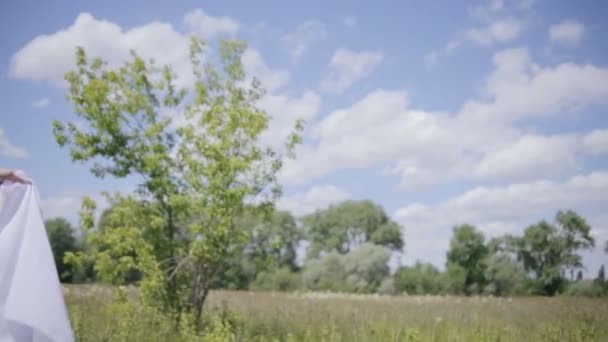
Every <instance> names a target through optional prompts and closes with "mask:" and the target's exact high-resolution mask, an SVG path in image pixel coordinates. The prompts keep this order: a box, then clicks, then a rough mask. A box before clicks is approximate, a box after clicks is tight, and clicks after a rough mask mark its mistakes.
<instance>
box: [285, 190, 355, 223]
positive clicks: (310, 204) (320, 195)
mask: <svg viewBox="0 0 608 342" xmlns="http://www.w3.org/2000/svg"><path fill="white" fill-rule="evenodd" d="M350 197H351V195H350V194H349V193H348V192H346V191H344V190H342V189H340V188H338V187H336V186H334V185H318V186H313V187H312V188H310V189H308V190H307V191H306V192H304V193H299V194H295V195H292V196H287V197H283V198H281V199H280V200H279V202H278V203H277V207H278V208H279V209H281V210H289V211H291V212H292V213H293V214H294V215H297V216H300V215H306V214H310V213H313V212H314V211H315V210H317V209H324V208H326V207H328V206H329V205H330V204H335V203H339V202H342V201H345V200H347V199H349V198H350Z"/></svg>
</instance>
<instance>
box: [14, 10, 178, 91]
mask: <svg viewBox="0 0 608 342" xmlns="http://www.w3.org/2000/svg"><path fill="white" fill-rule="evenodd" d="M188 44H189V41H188V38H187V36H185V35H183V34H181V33H179V32H177V31H176V30H175V29H174V28H173V26H172V25H171V24H169V23H163V22H151V23H148V24H145V25H142V26H137V27H134V28H132V29H128V30H126V29H123V28H122V27H120V26H119V25H118V24H115V23H113V22H110V21H107V20H102V19H97V18H95V17H93V16H92V15H91V14H89V13H81V14H79V15H78V17H77V18H76V20H75V21H74V23H73V24H72V25H70V26H69V27H67V28H65V29H62V30H59V31H57V32H55V33H52V34H46V35H40V36H37V37H36V38H34V39H33V40H31V41H30V42H28V43H27V44H26V45H25V46H23V47H22V48H21V49H20V50H19V51H18V52H17V53H15V54H14V55H13V57H12V59H11V65H10V76H11V77H12V78H15V79H22V80H30V81H38V82H49V83H52V84H54V85H59V86H61V85H64V84H65V81H64V75H65V73H66V72H67V71H69V70H71V69H72V68H73V67H74V65H75V63H76V60H75V52H76V47H78V46H81V47H83V48H84V49H85V51H86V52H87V54H88V55H89V56H91V57H93V56H94V57H100V58H102V59H104V60H106V61H107V62H108V63H109V64H110V65H111V66H116V65H119V64H120V63H122V62H123V61H124V60H125V59H127V58H128V56H129V51H130V50H131V49H134V50H136V51H137V52H138V53H139V54H140V55H141V56H142V57H144V58H146V59H150V58H154V59H155V60H156V62H157V63H159V64H170V65H172V66H173V68H174V71H175V72H176V73H177V74H178V75H180V76H182V77H187V76H188V75H189V74H190V72H189V70H190V69H189V60H188Z"/></svg>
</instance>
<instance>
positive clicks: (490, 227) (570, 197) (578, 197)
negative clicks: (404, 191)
mask: <svg viewBox="0 0 608 342" xmlns="http://www.w3.org/2000/svg"><path fill="white" fill-rule="evenodd" d="M606 193H608V172H606V171H599V172H594V173H590V174H587V175H578V176H574V177H572V178H570V179H568V180H566V181H564V182H561V183H558V182H551V181H535V182H529V183H517V184H512V185H509V186H504V187H477V188H474V189H472V190H469V191H467V192H465V193H463V194H461V195H458V196H456V197H454V198H451V199H448V200H446V201H444V202H441V203H438V204H436V205H424V204H410V205H407V206H405V207H402V208H400V209H398V210H397V211H396V212H395V215H394V218H395V220H396V221H397V222H399V223H400V224H402V225H403V226H404V227H405V229H406V235H405V240H406V242H407V247H406V252H405V255H406V256H407V259H408V261H409V262H411V261H413V260H415V259H416V258H421V259H424V260H429V261H431V262H433V263H435V264H437V265H443V263H444V260H445V258H444V256H445V252H446V251H447V247H448V245H449V239H450V237H451V229H452V227H453V226H454V225H457V224H463V223H468V224H473V225H476V226H477V227H478V228H480V229H481V230H482V231H483V232H484V233H485V234H486V236H498V235H502V234H505V233H515V234H519V233H520V232H521V231H522V230H523V229H525V227H527V226H528V225H530V224H532V223H535V222H538V221H539V220H541V219H547V220H552V219H553V216H554V215H555V213H556V212H557V210H560V209H563V210H567V209H572V210H575V211H577V212H579V213H580V214H581V215H583V216H585V217H586V218H587V219H588V220H589V223H590V224H591V226H592V227H593V232H592V233H593V235H595V236H596V237H597V238H599V239H601V240H600V241H603V240H604V239H606V238H608V229H607V228H606V227H608V225H607V224H608V215H606V214H605V208H606V205H608V198H606Z"/></svg>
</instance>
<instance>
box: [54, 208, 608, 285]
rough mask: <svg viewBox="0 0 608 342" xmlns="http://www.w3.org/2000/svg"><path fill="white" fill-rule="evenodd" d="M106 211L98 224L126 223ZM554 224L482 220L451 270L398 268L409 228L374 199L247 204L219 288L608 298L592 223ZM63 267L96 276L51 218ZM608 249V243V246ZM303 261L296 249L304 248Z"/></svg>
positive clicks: (127, 272) (136, 274)
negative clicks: (298, 206) (300, 207)
mask: <svg viewBox="0 0 608 342" xmlns="http://www.w3.org/2000/svg"><path fill="white" fill-rule="evenodd" d="M115 210H116V209H113V208H110V209H107V210H106V211H104V212H103V213H102V215H101V216H100V219H99V220H98V222H97V223H96V227H95V229H96V230H98V231H106V230H109V229H114V228H117V227H118V225H119V223H117V222H113V221H112V220H111V219H110V218H111V217H112V212H113V211H115ZM554 221H555V222H547V221H544V220H543V221H540V222H538V223H536V224H533V225H530V226H529V227H527V228H526V229H525V230H524V232H523V234H522V235H521V236H514V235H505V236H500V237H494V238H491V239H486V237H485V236H484V234H483V232H482V231H481V230H480V229H478V228H477V227H475V226H472V225H468V224H464V225H458V226H455V227H454V228H453V231H452V238H451V240H450V245H449V249H448V251H447V253H446V264H445V268H444V270H443V271H440V270H439V269H438V268H437V267H436V266H434V265H433V264H430V263H424V262H422V261H417V262H416V263H415V264H414V265H407V266H405V265H400V266H398V267H397V268H396V269H394V270H393V272H391V270H390V268H389V259H390V258H391V255H394V253H400V252H401V251H402V250H403V248H404V245H405V243H404V239H403V236H402V227H401V226H399V225H398V224H397V223H396V222H394V221H392V220H391V219H390V218H389V217H388V215H387V214H386V213H385V212H384V210H383V209H382V207H380V206H379V205H377V204H375V203H373V202H372V201H368V200H363V201H351V200H349V201H344V202H342V203H339V204H336V205H332V206H329V207H328V208H326V209H323V210H317V211H316V212H314V213H312V214H310V215H306V216H303V217H299V218H296V217H294V216H293V215H292V214H291V213H290V212H288V211H281V210H272V211H271V212H270V213H260V212H258V211H256V210H253V209H252V210H245V212H244V213H243V215H241V216H240V217H239V218H238V219H237V220H236V225H237V226H238V229H240V230H242V231H243V232H245V236H246V237H247V238H246V240H244V241H242V242H241V243H239V244H237V245H235V246H234V248H231V250H232V252H231V253H229V254H227V255H226V256H227V257H226V258H225V260H223V261H222V263H221V266H220V267H219V270H218V272H217V273H216V274H215V276H214V278H213V280H212V282H211V287H212V288H223V289H237V290H266V291H305V290H307V291H336V292H352V293H381V294H404V293H405V294H413V295H422V294H431V295H440V294H454V295H494V296H512V295H546V296H553V295H557V294H568V295H582V296H603V295H608V282H607V280H606V278H605V271H604V266H601V268H600V269H599V270H598V273H597V276H596V277H595V279H594V280H587V279H583V277H582V270H583V268H584V266H583V264H582V259H581V256H580V252H582V251H584V250H589V249H591V248H593V247H594V246H595V241H594V239H593V237H592V236H591V235H590V231H591V227H590V226H589V224H588V223H587V222H586V220H585V219H584V218H583V217H581V216H580V215H578V214H577V213H576V212H574V211H571V210H568V211H559V212H558V213H557V214H556V217H555V220H554ZM46 227H47V231H48V235H49V239H50V242H51V245H52V248H53V253H54V255H55V261H56V264H57V268H58V272H59V274H60V276H61V280H62V281H64V282H92V281H96V276H95V272H94V271H93V264H91V263H89V264H84V265H82V266H80V267H74V266H72V265H70V264H67V263H66V262H65V260H64V256H65V254H66V253H67V252H72V253H75V252H78V251H85V250H86V249H87V246H86V239H82V238H76V237H75V235H74V232H75V230H74V228H73V227H72V226H71V225H70V223H69V222H68V221H67V220H66V219H63V218H56V219H52V220H49V221H47V222H46ZM605 248H606V252H607V253H608V242H607V243H606V247H605ZM304 250H305V253H304V255H302V257H301V258H300V260H299V259H298V251H304ZM120 276H121V277H122V280H123V281H124V283H134V284H135V283H138V282H139V281H140V280H141V277H142V274H141V272H140V271H138V270H137V269H136V268H134V267H133V268H128V267H127V268H125V269H123V270H122V271H121V275H120Z"/></svg>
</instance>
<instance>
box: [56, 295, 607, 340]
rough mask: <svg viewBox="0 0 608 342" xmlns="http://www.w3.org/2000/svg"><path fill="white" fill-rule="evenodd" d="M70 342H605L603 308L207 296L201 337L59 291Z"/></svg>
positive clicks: (554, 301) (185, 326)
mask: <svg viewBox="0 0 608 342" xmlns="http://www.w3.org/2000/svg"><path fill="white" fill-rule="evenodd" d="M65 292H66V300H67V303H68V306H69V310H70V316H71V319H72V324H73V326H74V330H75V334H76V335H77V338H78V340H79V341H560V342H561V341H608V300H605V299H603V300H602V299H586V298H541V297H534V298H489V297H478V298H477V297H473V298H463V297H426V296H396V297H391V296H359V295H338V294H310V293H308V294H284V293H261V292H234V291H215V292H213V293H212V294H211V295H210V298H209V301H208V303H207V308H206V312H205V325H204V326H205V330H204V331H203V332H202V333H196V332H195V331H194V329H193V326H192V324H191V322H189V321H188V320H187V319H184V320H182V322H181V324H180V326H179V328H175V327H174V326H173V324H172V320H171V319H169V318H166V317H165V316H163V315H160V314H158V313H156V312H154V311H153V310H151V309H146V308H144V307H141V306H137V305H131V304H120V305H117V304H108V303H110V302H111V297H112V292H111V290H110V289H107V288H103V287H99V286H71V287H66V291H65Z"/></svg>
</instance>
